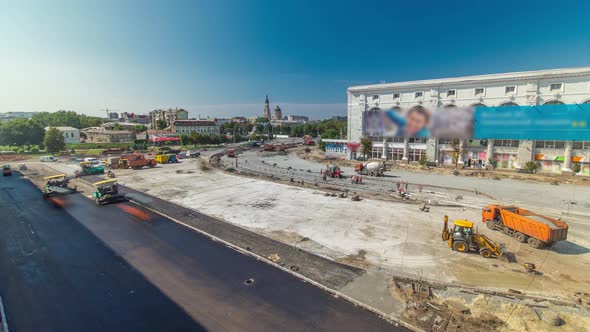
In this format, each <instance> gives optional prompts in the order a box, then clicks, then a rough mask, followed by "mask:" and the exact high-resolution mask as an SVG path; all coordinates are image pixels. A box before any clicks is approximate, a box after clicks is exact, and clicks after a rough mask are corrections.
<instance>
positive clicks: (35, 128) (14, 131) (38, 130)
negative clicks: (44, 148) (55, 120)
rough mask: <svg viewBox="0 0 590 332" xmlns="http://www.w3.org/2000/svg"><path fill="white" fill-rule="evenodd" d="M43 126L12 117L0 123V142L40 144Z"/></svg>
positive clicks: (26, 144) (20, 144)
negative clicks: (12, 118)
mask: <svg viewBox="0 0 590 332" xmlns="http://www.w3.org/2000/svg"><path fill="white" fill-rule="evenodd" d="M43 134H44V131H43V128H42V127H41V126H40V125H39V124H38V123H36V122H34V121H31V120H27V119H14V120H11V121H7V122H4V123H2V124H0V144H4V145H16V146H26V147H27V150H28V149H29V148H30V146H31V145H36V144H40V143H41V142H42V141H43Z"/></svg>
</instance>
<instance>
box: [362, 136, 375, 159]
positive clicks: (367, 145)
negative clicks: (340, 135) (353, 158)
mask: <svg viewBox="0 0 590 332" xmlns="http://www.w3.org/2000/svg"><path fill="white" fill-rule="evenodd" d="M372 151H373V141H372V140H371V139H370V138H368V137H363V138H361V153H362V154H363V156H364V157H365V159H367V156H368V155H370V154H371V152H372Z"/></svg>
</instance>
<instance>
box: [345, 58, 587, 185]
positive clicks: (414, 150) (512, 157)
mask: <svg viewBox="0 0 590 332" xmlns="http://www.w3.org/2000/svg"><path fill="white" fill-rule="evenodd" d="M582 103H590V67H582V68H568V69H554V70H539V71H529V72H514V73H504V74H491V75H478V76H466V77H455V78H444V79H432V80H421V81H409V82H399V83H384V84H374V85H364V86H354V87H350V88H348V114H347V120H348V121H347V122H348V141H349V142H359V141H360V139H361V137H363V136H365V135H364V133H363V132H362V130H363V129H362V121H363V112H365V111H369V110H375V109H383V110H384V109H398V108H404V109H406V108H409V107H413V106H417V105H421V106H424V107H431V108H439V107H455V106H457V107H463V106H473V107H477V106H488V107H502V106H514V105H519V106H535V105H545V104H582ZM533 110H534V109H531V111H533ZM371 139H372V140H373V153H372V155H371V158H380V159H383V158H386V159H393V160H401V161H407V162H417V161H419V160H420V159H421V158H423V157H425V158H427V159H428V160H429V161H433V162H436V163H438V164H439V165H451V164H453V163H454V160H453V159H454V158H453V154H456V151H457V148H456V141H454V140H444V139H440V140H437V139H432V138H431V139H421V138H405V139H404V138H384V137H371ZM334 144H336V145H338V146H340V147H344V151H345V153H348V154H350V152H349V151H347V150H346V148H345V144H343V143H342V142H334ZM460 145H461V151H463V154H462V155H461V156H459V158H458V159H459V164H462V165H467V166H469V167H479V166H481V165H484V164H486V163H488V162H490V161H491V162H492V163H493V164H494V165H496V167H498V168H504V169H517V168H521V167H523V166H524V164H525V163H526V162H528V161H535V162H537V164H538V165H539V166H540V171H541V172H552V173H560V172H562V171H564V172H569V171H572V170H573V171H574V172H576V173H579V174H584V175H590V142H584V141H577V142H572V141H530V140H494V139H493V138H490V139H487V140H467V141H461V142H460ZM338 149H339V150H342V149H340V148H338ZM338 149H337V150H338Z"/></svg>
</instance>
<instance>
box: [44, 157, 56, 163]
mask: <svg viewBox="0 0 590 332" xmlns="http://www.w3.org/2000/svg"><path fill="white" fill-rule="evenodd" d="M40 161H42V162H43V161H57V158H55V157H54V156H42V157H41V158H40Z"/></svg>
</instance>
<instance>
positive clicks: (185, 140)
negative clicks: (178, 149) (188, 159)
mask: <svg viewBox="0 0 590 332" xmlns="http://www.w3.org/2000/svg"><path fill="white" fill-rule="evenodd" d="M190 142H191V139H190V137H189V136H188V135H187V134H182V135H180V144H182V145H189V144H190Z"/></svg>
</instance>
